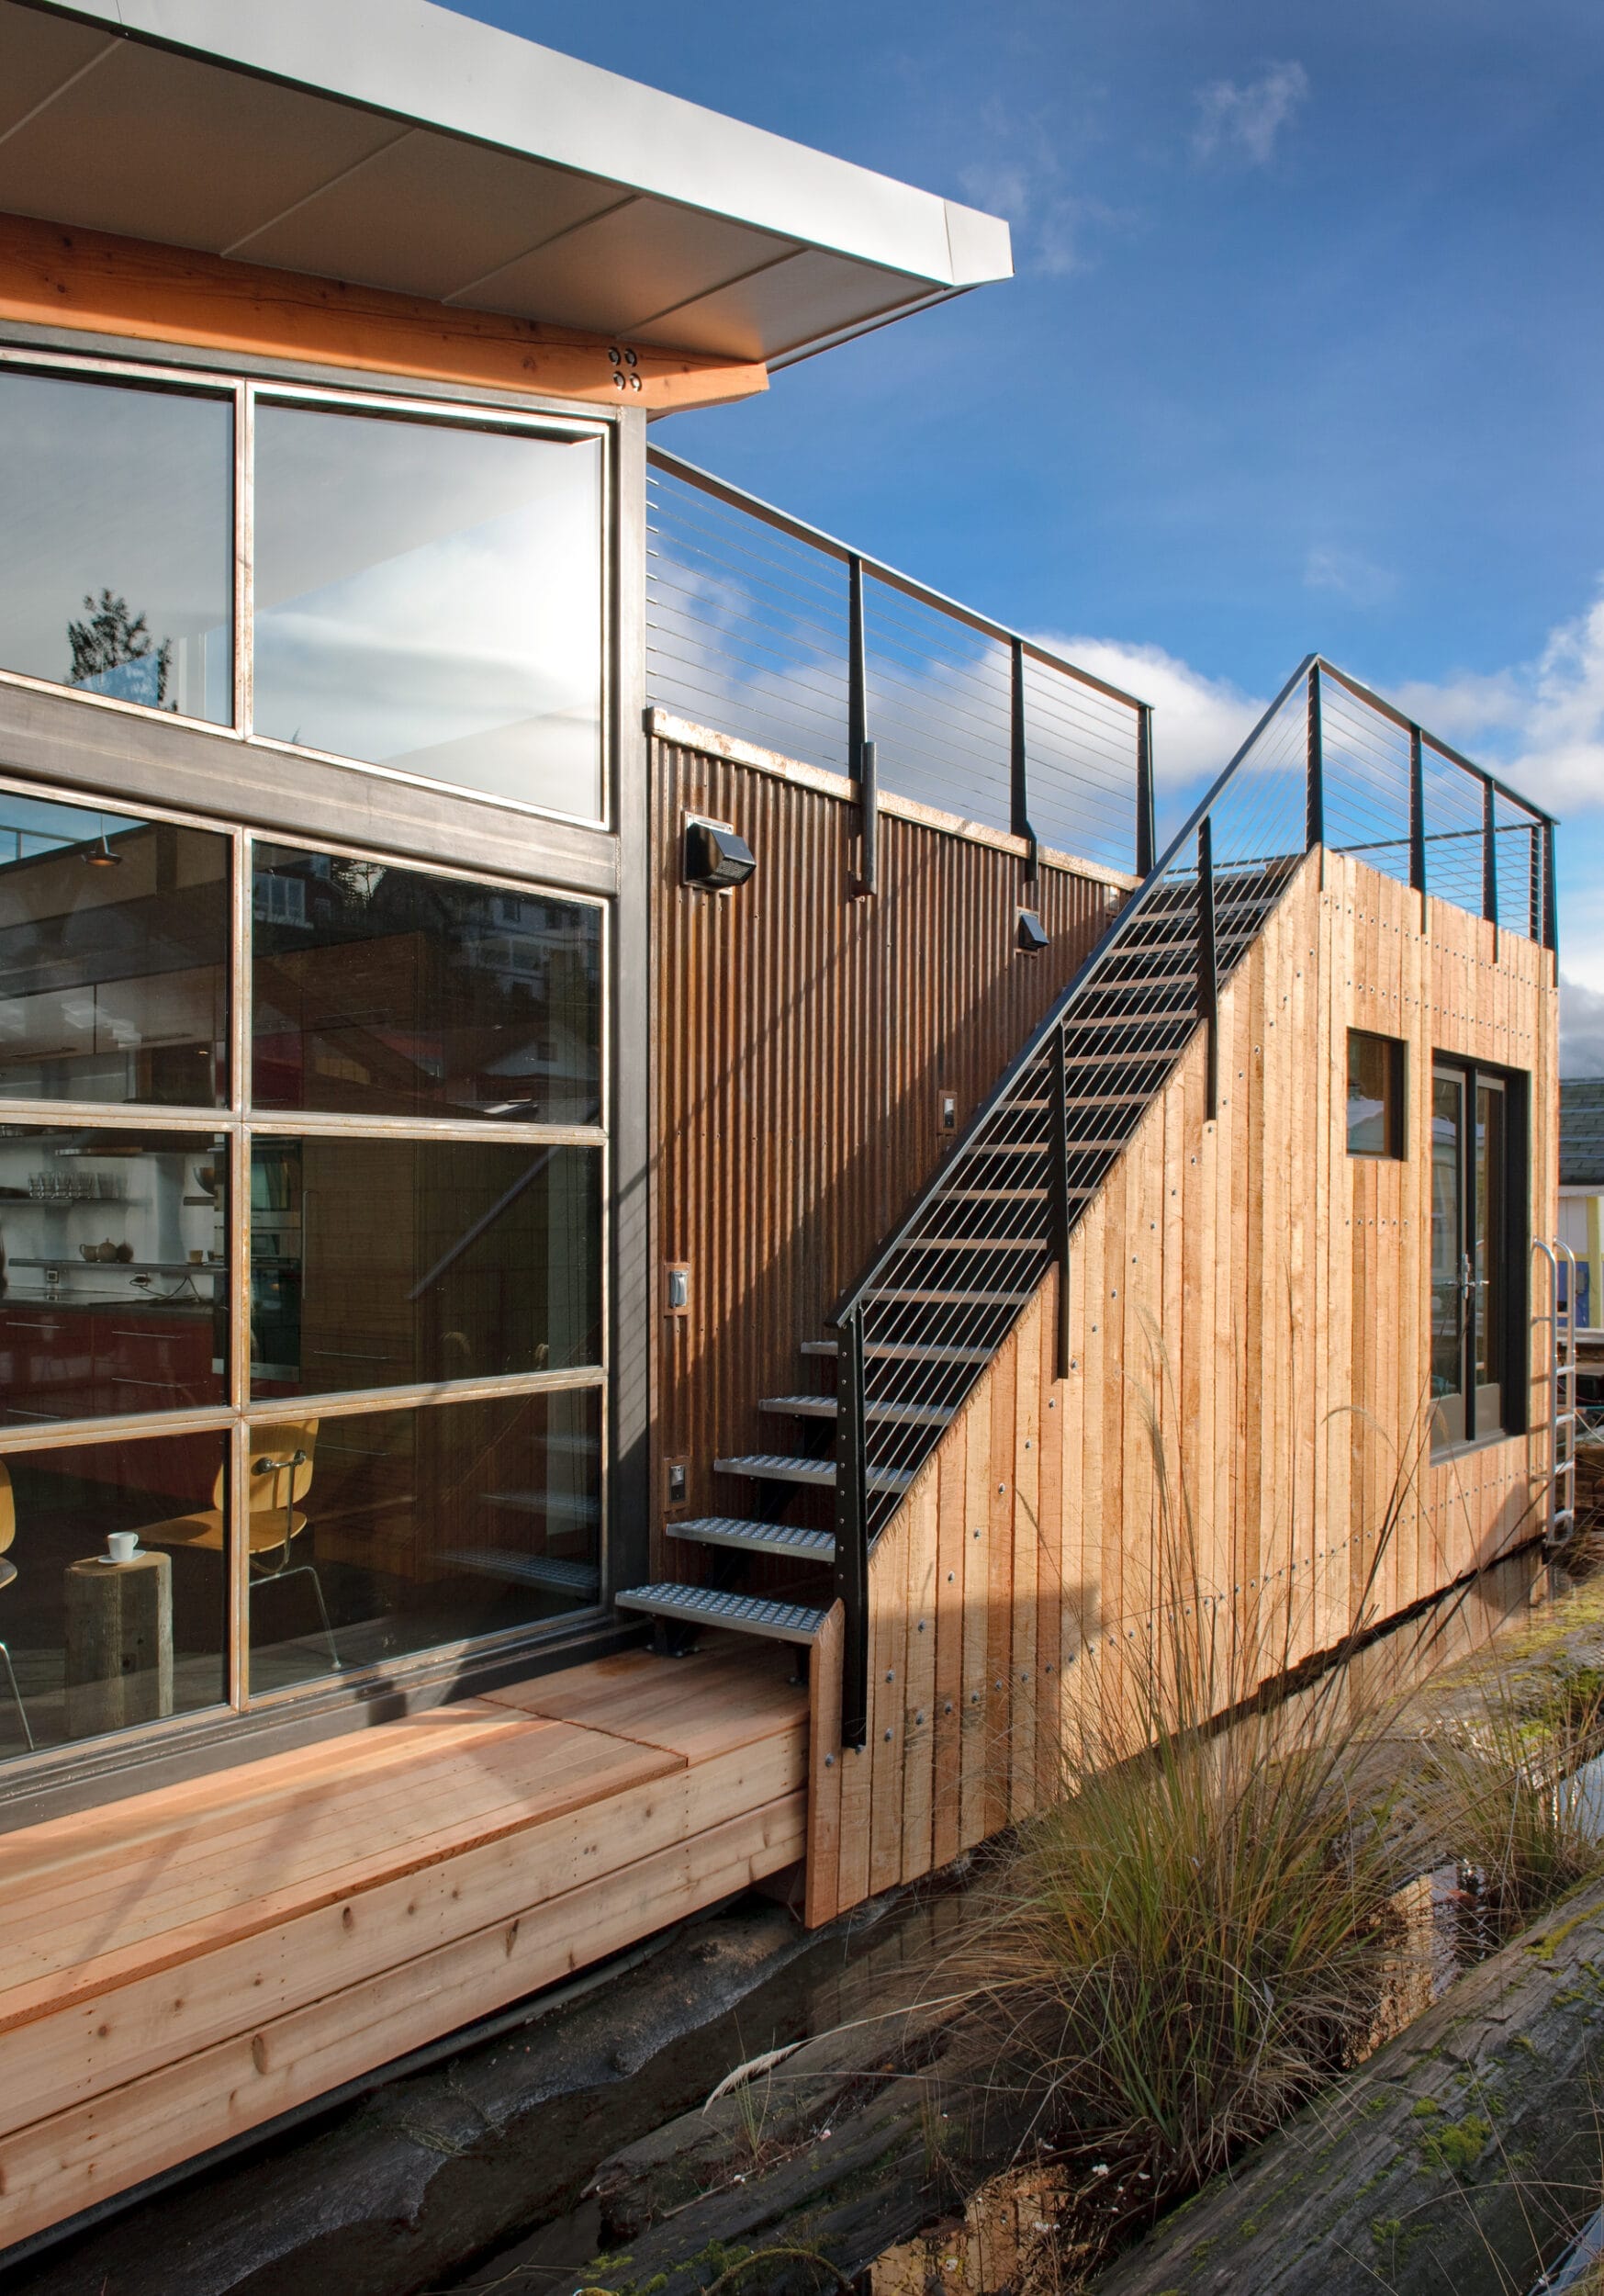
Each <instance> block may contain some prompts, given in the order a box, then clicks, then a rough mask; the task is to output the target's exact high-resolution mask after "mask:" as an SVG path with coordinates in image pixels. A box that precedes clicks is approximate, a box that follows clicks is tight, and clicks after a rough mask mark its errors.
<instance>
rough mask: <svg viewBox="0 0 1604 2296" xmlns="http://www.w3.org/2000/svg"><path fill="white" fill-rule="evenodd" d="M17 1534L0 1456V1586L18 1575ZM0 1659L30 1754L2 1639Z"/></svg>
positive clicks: (29, 1733)
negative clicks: (13, 1557)
mask: <svg viewBox="0 0 1604 2296" xmlns="http://www.w3.org/2000/svg"><path fill="white" fill-rule="evenodd" d="M16 1536H17V1501H16V1499H15V1498H14V1497H13V1495H12V1491H11V1470H10V1469H9V1468H8V1467H7V1466H6V1462H5V1460H4V1459H0V1587H5V1586H9V1585H10V1584H11V1583H12V1581H13V1580H14V1579H15V1578H16V1576H17V1565H16V1564H15V1563H14V1562H9V1561H7V1559H6V1548H8V1547H9V1546H10V1544H11V1542H12V1540H13V1539H14V1538H15V1537H16ZM0 1659H4V1660H5V1661H6V1681H7V1682H8V1683H10V1684H11V1695H12V1696H13V1698H15V1699H16V1701H17V1717H18V1719H19V1720H20V1721H21V1724H22V1735H23V1737H24V1738H25V1739H27V1740H28V1752H29V1753H30V1754H31V1753H32V1752H33V1750H34V1746H33V1728H32V1725H31V1724H30V1723H29V1721H28V1708H27V1707H26V1706H25V1705H23V1703H22V1693H21V1691H20V1690H18V1688H17V1669H16V1668H15V1667H14V1666H13V1665H12V1663H11V1653H10V1651H9V1650H8V1649H6V1645H5V1644H4V1643H3V1642H0Z"/></svg>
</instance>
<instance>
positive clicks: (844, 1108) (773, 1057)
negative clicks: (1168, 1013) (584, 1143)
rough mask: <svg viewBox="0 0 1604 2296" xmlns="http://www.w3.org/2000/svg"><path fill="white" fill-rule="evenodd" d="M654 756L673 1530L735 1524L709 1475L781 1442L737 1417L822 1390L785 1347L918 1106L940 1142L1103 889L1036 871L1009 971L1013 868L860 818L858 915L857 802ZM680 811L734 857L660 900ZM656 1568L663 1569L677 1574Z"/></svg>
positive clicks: (665, 1442) (911, 1149)
mask: <svg viewBox="0 0 1604 2296" xmlns="http://www.w3.org/2000/svg"><path fill="white" fill-rule="evenodd" d="M652 748H653V775H654V791H653V807H654V851H655V856H656V861H655V868H656V886H655V892H656V900H655V911H656V913H655V917H654V959H655V962H654V974H655V979H654V986H653V994H654V999H655V1013H654V1020H655V1044H656V1061H655V1074H654V1090H655V1109H656V1114H655V1127H656V1141H657V1143H658V1152H657V1163H656V1207H655V1213H656V1217H655V1232H656V1237H657V1250H658V1255H659V1258H660V1259H661V1260H662V1261H664V1262H665V1263H667V1262H673V1261H680V1260H683V1261H686V1262H688V1263H689V1264H690V1270H691V1277H690V1313H689V1314H688V1315H685V1316H668V1315H660V1316H659V1318H658V1327H657V1328H658V1334H659V1340H660V1345H659V1347H658V1350H657V1380H656V1387H657V1395H656V1401H657V1413H656V1418H657V1429H658V1443H657V1459H658V1469H657V1475H656V1507H655V1512H656V1510H657V1509H660V1507H661V1503H662V1498H663V1491H664V1483H663V1475H662V1469H661V1462H662V1461H663V1460H665V1459H667V1458H688V1459H689V1460H690V1463H691V1471H690V1507H691V1510H692V1511H693V1512H696V1513H702V1512H707V1511H712V1510H722V1511H723V1512H725V1513H741V1512H743V1511H744V1508H743V1504H742V1501H741V1497H740V1494H739V1493H738V1492H736V1491H734V1490H733V1489H732V1487H731V1486H730V1485H729V1484H728V1483H727V1482H723V1479H722V1478H721V1479H717V1481H716V1482H715V1479H714V1478H713V1477H712V1473H711V1463H712V1459H713V1458H715V1457H719V1456H722V1455H723V1454H726V1453H728V1452H731V1451H748V1450H756V1449H758V1448H765V1449H776V1448H781V1449H783V1448H787V1447H790V1446H791V1440H792V1437H793V1435H794V1432H795V1430H794V1428H793V1427H792V1425H791V1424H790V1423H789V1422H784V1421H778V1420H773V1419H770V1420H768V1424H767V1427H765V1424H764V1421H763V1418H762V1417H761V1416H760V1414H759V1413H758V1412H757V1401H758V1398H759V1397H760V1396H763V1395H768V1394H774V1393H777V1392H778V1393H787V1392H791V1391H795V1390H800V1389H802V1388H806V1387H812V1386H816V1385H822V1384H824V1382H823V1381H822V1380H821V1379H820V1377H819V1374H820V1370H821V1368H822V1367H820V1366H819V1365H818V1364H816V1363H813V1364H809V1365H807V1366H805V1367H804V1365H803V1363H802V1358H801V1356H800V1354H799V1349H800V1345H801V1343H802V1340H804V1339H816V1338H821V1337H824V1336H825V1335H826V1334H825V1326H824V1316H825V1314H826V1313H827V1311H828V1310H829V1309H830V1307H831V1306H832V1305H833V1303H834V1302H835V1300H836V1299H837V1298H838V1297H839V1295H840V1294H841V1293H842V1292H843V1291H844V1290H845V1289H847V1285H848V1284H849V1282H850V1281H851V1280H852V1279H853V1277H855V1276H856V1275H857V1274H858V1271H859V1269H860V1268H861V1267H862V1266H863V1264H864V1262H865V1261H866V1259H867V1258H868V1256H869V1253H870V1251H871V1250H872V1248H873V1246H874V1244H876V1243H877V1242H878V1240H879V1239H880V1238H881V1236H882V1235H883V1234H884V1233H885V1232H887V1231H888V1230H889V1229H890V1228H891V1227H892V1225H893V1224H894V1223H895V1222H896V1221H898V1220H899V1219H900V1218H901V1217H902V1215H903V1212H904V1210H906V1208H907V1206H908V1205H909V1203H910V1201H911V1200H912V1199H913V1197H914V1194H915V1193H916V1192H917V1190H918V1188H919V1187H920V1186H921V1185H922V1183H923V1182H924V1181H925V1179H927V1178H928V1176H929V1175H930V1174H931V1173H932V1172H933V1171H934V1169H935V1168H936V1165H937V1163H938V1162H939V1158H940V1154H941V1149H942V1144H943V1135H942V1133H941V1131H940V1129H939V1099H940V1095H941V1094H942V1093H943V1092H951V1093H953V1094H955V1095H956V1096H957V1101H958V1124H959V1129H961V1127H962V1126H963V1124H964V1123H965V1122H966V1121H967V1120H968V1118H969V1116H970V1112H971V1111H972V1109H974V1108H975V1106H976V1105H977V1103H978V1102H979V1100H980V1099H981V1097H982V1096H983V1095H984V1094H985V1092H986V1091H987V1090H988V1089H989V1087H990V1086H991V1085H992V1083H993V1081H994V1079H995V1077H996V1075H997V1073H998V1071H999V1070H1000V1069H1001V1068H1002V1067H1003V1066H1004V1064H1005V1063H1006V1062H1007V1060H1008V1059H1009V1058H1010V1056H1011V1055H1012V1054H1013V1053H1014V1052H1015V1051H1016V1050H1017V1049H1018V1047H1019V1045H1020V1044H1021V1043H1022V1042H1023V1041H1024V1040H1025V1038H1026V1035H1027V1034H1028V1033H1029V1030H1030V1029H1031V1028H1032V1026H1033V1025H1034V1023H1035V1022H1036V1021H1037V1020H1038V1019H1039V1018H1040V1017H1041V1015H1042V1014H1043V1012H1044V1011H1045V1010H1046V1009H1047V1007H1049V1004H1050V1003H1051V1002H1052V1000H1053V998H1054V996H1056V995H1057V993H1058V992H1059V990H1060V988H1061V987H1062V986H1063V985H1064V984H1065V982H1066V981H1067V980H1068V979H1069V977H1070V975H1071V973H1072V972H1073V971H1074V970H1075V967H1076V966H1077V965H1078V964H1079V962H1081V959H1082V957H1083V956H1084V955H1085V953H1086V951H1088V950H1089V949H1090V948H1091V946H1092V944H1093V942H1094V940H1095V939H1096V938H1097V936H1098V934H1099V933H1100V932H1101V931H1102V930H1103V928H1104V926H1105V923H1106V921H1107V918H1108V917H1109V915H1110V914H1111V909H1110V906H1109V904H1110V901H1111V900H1112V899H1116V898H1117V897H1118V896H1117V895H1111V894H1110V892H1109V890H1108V888H1107V887H1106V886H1105V884H1103V883H1102V882H1100V881H1098V880H1094V879H1091V878H1087V877H1082V876H1078V875H1073V874H1071V873H1070V872H1065V871H1060V870H1057V869H1044V870H1043V872H1042V874H1041V877H1040V879H1039V882H1038V901H1039V906H1040V911H1041V915H1042V919H1043V922H1044V924H1045V925H1046V926H1047V928H1048V929H1049V932H1050V934H1051V936H1052V941H1051V946H1050V948H1049V950H1047V951H1044V952H1043V953H1042V954H1041V955H1040V956H1039V957H1037V958H1034V959H1032V958H1027V957H1023V956H1021V955H1019V954H1018V953H1017V952H1016V950H1015V914H1016V909H1017V905H1018V903H1019V901H1020V898H1021V896H1022V894H1023V890H1024V879H1023V864H1022V862H1021V861H1020V860H1019V859H1018V858H1017V857H1016V856H1015V855H1014V854H1012V853H1008V852H1004V851H1000V850H997V849H996V848H995V847H993V846H988V845H984V844H981V843H979V842H978V841H976V840H974V839H971V838H964V837H961V836H956V835H952V834H949V833H946V832H943V831H940V830H937V829H934V828H931V827H927V826H925V825H924V824H922V823H914V822H911V821H907V820H903V819H900V818H898V817H896V816H892V815H882V816H881V871H880V874H881V891H880V892H879V893H878V894H877V895H874V896H873V897H872V898H868V899H857V900H855V899H853V898H852V897H851V894H850V887H851V882H852V871H853V867H854V864H855V861H856V858H857V855H856V840H855V836H854V830H855V827H856V809H855V807H853V806H852V805H849V804H847V803H844V802H843V801H842V800H841V799H840V798H838V797H836V796H832V795H829V794H826V793H822V792H820V791H817V790H814V789H811V788H806V787H803V786H801V785H799V784H798V783H796V782H790V781H787V780H785V779H784V778H782V777H781V776H780V775H777V774H774V773H771V772H765V771H761V770H759V769H757V768H755V767H753V766H749V765H744V764H740V763H735V762H733V761H731V760H726V759H723V758H715V757H709V756H704V755H703V754H701V752H700V751H697V750H694V749H689V748H679V747H678V746H676V745H673V744H670V743H667V742H664V741H655V742H654V743H653V745H652ZM687 812H692V813H705V814H708V815H711V816H713V817H714V818H716V819H718V820H723V821H729V822H731V823H733V824H734V825H735V827H737V828H738V829H739V830H740V832H741V834H742V835H743V836H744V837H745V838H746V839H747V841H748V842H749V843H750V845H751V847H752V849H753V850H754V852H755V853H756V854H757V874H756V876H755V877H754V878H753V879H752V880H751V882H750V883H749V884H747V885H746V886H744V887H743V888H742V889H741V890H740V891H739V892H738V893H736V894H735V895H732V896H729V897H727V898H719V897H713V896H710V895H706V894H699V893H692V892H690V891H688V890H686V888H685V887H684V886H682V885H681V884H680V882H679V861H680V842H681V823H682V819H683V816H684V815H685V814H686V813H687ZM720 1485H722V1488H720V1487H719V1486H720ZM820 1519H824V1517H822V1516H821V1518H820ZM671 1559H672V1567H673V1569H674V1570H675V1571H676V1573H678V1574H680V1575H684V1573H685V1572H686V1570H688V1569H689V1568H690V1565H691V1563H692V1561H693V1558H692V1557H690V1555H689V1554H688V1553H687V1552H686V1550H684V1549H683V1548H676V1549H675V1550H674V1551H673V1554H672V1558H671Z"/></svg>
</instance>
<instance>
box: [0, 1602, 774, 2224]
mask: <svg viewBox="0 0 1604 2296" xmlns="http://www.w3.org/2000/svg"><path fill="white" fill-rule="evenodd" d="M789 1671H790V1666H789V1658H788V1655H787V1654H786V1653H783V1652H780V1651H777V1650H773V1649H766V1648H763V1647H761V1646H753V1645H751V1644H749V1643H737V1642H735V1640H734V1639H733V1638H726V1639H724V1640H723V1641H722V1642H715V1641H714V1640H713V1639H712V1638H710V1640H709V1647H708V1649H707V1650H706V1652H705V1653H704V1654H703V1655H701V1656H698V1657H696V1658H693V1659H684V1660H667V1659H657V1658H654V1657H651V1656H649V1655H648V1654H646V1653H645V1652H643V1651H632V1652H628V1653H625V1654H623V1655H622V1656H620V1657H615V1658H610V1659H603V1660H599V1661H597V1662H596V1663H594V1664H592V1665H589V1666H585V1667H579V1668H576V1669H574V1670H572V1671H568V1672H566V1673H556V1674H550V1675H546V1676H544V1677H542V1678H540V1679H539V1680H537V1681H534V1682H531V1683H525V1684H522V1685H515V1686H513V1687H511V1688H509V1689H504V1690H499V1691H497V1692H495V1693H494V1694H490V1695H488V1696H485V1697H481V1698H475V1699H469V1700H465V1701H464V1702H462V1703H461V1704H459V1705H450V1706H443V1707H441V1708H438V1709H436V1710H435V1711H434V1712H432V1713H429V1714H424V1715H421V1716H416V1717H414V1718H412V1719H409V1720H407V1721H402V1722H393V1723H388V1724H386V1725H384V1726H383V1727H381V1728H376V1729H374V1730H371V1731H368V1732H366V1733H365V1734H364V1735H362V1736H360V1737H356V1738H350V1737H347V1738H342V1739H336V1740H333V1741H331V1742H328V1743H324V1744H321V1745H318V1746H313V1747H309V1748H306V1749H302V1750H297V1751H295V1752H291V1753H285V1754H276V1755H273V1756H270V1757H267V1758H266V1759H264V1760H262V1761H255V1762H246V1763H242V1764H241V1766H240V1767H238V1768H237V1769H232V1770H228V1771H225V1772H223V1773H219V1774H218V1775H216V1776H209V1777H206V1778H200V1779H196V1780H193V1781H191V1782H189V1783H187V1784H183V1785H178V1786H172V1787H166V1788H163V1790H161V1791H159V1792H156V1793H151V1794H148V1795H136V1796H132V1797H130V1798H129V1799H127V1800H124V1801H120V1802H117V1803H114V1804H111V1805H110V1806H107V1807H103V1808H100V1809H96V1810H93V1811H90V1812H87V1813H84V1814H82V1815H75V1816H73V1817H70V1818H59V1819H56V1820H53V1821H51V1822H50V1823H49V1824H45V1825H41V1826H38V1827H34V1828H30V1829H25V1830H23V1831H20V1832H17V1833H15V1834H11V1835H8V1836H5V1837H0V2245H10V2244H11V2243H13V2242H16V2241H18V2240H21V2239H24V2238H26V2237H27V2236H28V2234H30V2233H33V2232H37V2231H39V2230H40V2229H41V2228H43V2227H44V2226H47V2225H50V2224H52V2223H59V2222H60V2221H62V2219H64V2218H66V2217H68V2216H71V2215H73V2214H75V2213H76V2212H78V2211H79V2210H81V2209H84V2208H86V2207H88V2206H90V2205H91V2204H92V2203H93V2202H95V2201H96V2200H102V2199H104V2198H105V2197H106V2196H107V2195H108V2194H111V2193H115V2192H118V2191H121V2190H124V2189H127V2188H128V2187H129V2186H130V2185H133V2184H136V2183H139V2182H140V2181H141V2180H142V2179H143V2178H147V2177H151V2176H153V2175H155V2174H157V2173H158V2172H159V2171H161V2170H163V2169H164V2168H168V2167H173V2166H174V2164H176V2163H178V2162H181V2161H184V2160H186V2159H188V2158H190V2157H192V2156H193V2155H196V2154H198V2153H201V2152H204V2151H206V2150H208V2148H210V2147H211V2146H213V2145H216V2144H221V2143H223V2142H224V2141H225V2140H227V2139H228V2138H230V2137H232V2136H236V2135H238V2134H239V2133H241V2132H242V2131H245V2130H249V2129H252V2128H254V2127H258V2126H260V2125H261V2124H262V2123H263V2122H266V2121H269V2120H271V2119H273V2118H274V2117H275V2115H277V2114H279V2113H281V2112H284V2111H286V2110H288V2109H289V2108H290V2107H292V2106H295V2105H298V2104H301V2103H304V2102H305V2101H306V2100H308V2099H311V2098H315V2097H318V2096H320V2095H322V2094H323V2093H325V2092H326V2091H328V2090H330V2089H332V2088H337V2087H338V2086H339V2085H340V2084H341V2083H342V2082H344V2081H348V2080H350V2079H352V2078H353V2077H357V2076H360V2075H362V2074H364V2073H366V2072H370V2071H372V2070H373V2069H374V2068H375V2067H376V2066H377V2065H384V2064H387V2063H388V2062H389V2061H390V2060H391V2059H393V2058H395V2057H397V2056H399V2055H401V2054H404V2053H405V2052H406V2051H408V2050H410V2049H413V2048H416V2047H418V2046H419V2045H420V2044H421V2043H425V2042H428V2041H432V2040H435V2039H438V2038H439V2037H440V2036H441V2035H443V2034H445V2033H450V2032H454V2031H455V2030H456V2029H457V2028H459V2027H460V2026H463V2025H465V2024H467V2023H468V2022H470V2021H471V2020H474V2019H475V2018H477V2017H481V2016H483V2015H485V2014H486V2013H488V2011H490V2010H493V2009H499V2008H502V2007H504V2006H505V2005H506V2004H507V2003H509V2002H510V2001H514V2000H517V1999H518V1998H521V1997H522V1995H524V1994H527V1993H531V1992H533V1991H534V1990H535V1989H537V1988H538V1987H540V1986H547V1985H550V1984H552V1983H553V1982H554V1981H555V1980H556V1979H559V1978H561V1977H563V1976H565V1975H567V1974H568V1972H570V1971H571V1970H575V1969H578V1968H580V1967H582V1966H583V1965H584V1964H587V1963H590V1962H594V1961H597V1960H599V1959H600V1958H601V1957H603V1956H604V1955H606V1954H609V1953H616V1952H618V1951H620V1950H621V1949H623V1947H625V1946H628V1945H631V1944H633V1943H634V1942H635V1941H637V1940H638V1939H640V1938H642V1937H645V1936H646V1935H648V1934H649V1933H650V1932H651V1931H652V1930H658V1929H661V1928H663V1927H664V1926H665V1925H666V1924H667V1923H669V1922H672V1921H675V1920H678V1919H681V1918H682V1917H683V1916H685V1915H686V1914H689V1913H692V1912H695V1911H696V1910H698V1909H699V1908H702V1907H705V1906H708V1905H711V1904H713V1903H715V1902H716V1901H717V1900H718V1899H720V1898H722V1897H725V1896H729V1895H731V1894H732V1893H733V1892H735V1891H737V1890H740V1889H742V1888H744V1887H746V1885H748V1884H749V1883H751V1882H754V1881H757V1880H759V1879H761V1878H762V1877H763V1876H764V1875H766V1874H772V1873H775V1872H776V1871H778V1870H779V1869H780V1867H782V1866H785V1865H788V1864H790V1863H792V1862H793V1861H794V1860H795V1859H797V1858H799V1857H800V1856H801V1855H802V1848H803V1840H804V1831H805V1811H806V1775H807V1692H806V1690H805V1688H802V1687H799V1686H796V1685H793V1684H791V1683H790V1682H789V1681H788V1680H787V1676H788V1673H789Z"/></svg>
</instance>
